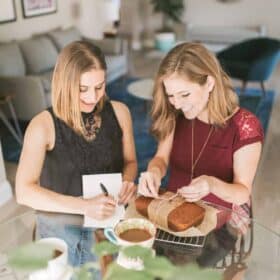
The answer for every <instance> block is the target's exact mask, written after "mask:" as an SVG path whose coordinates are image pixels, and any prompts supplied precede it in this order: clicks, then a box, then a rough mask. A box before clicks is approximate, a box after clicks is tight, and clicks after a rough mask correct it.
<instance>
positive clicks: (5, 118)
mask: <svg viewBox="0 0 280 280" xmlns="http://www.w3.org/2000/svg"><path fill="white" fill-rule="evenodd" d="M0 119H1V120H2V121H3V123H4V125H5V126H6V127H7V128H8V130H9V131H10V132H11V134H12V135H13V137H14V138H15V139H16V140H17V142H18V143H19V144H20V145H22V140H21V138H20V137H19V136H18V134H17V132H16V131H15V129H14V128H13V126H12V125H11V124H10V122H9V120H8V119H7V117H6V116H5V115H4V113H3V112H2V110H1V109H0Z"/></svg>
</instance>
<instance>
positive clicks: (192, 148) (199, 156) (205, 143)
mask: <svg viewBox="0 0 280 280" xmlns="http://www.w3.org/2000/svg"><path fill="white" fill-rule="evenodd" d="M194 126H195V122H194V120H192V134H191V136H192V144H191V180H190V181H192V179H193V175H194V169H195V167H196V166H197V163H198V161H199V160H200V158H201V155H202V153H203V152H204V150H205V148H206V146H207V144H208V142H209V139H210V136H211V135H212V133H213V131H214V126H213V125H212V126H211V128H210V130H209V132H208V135H207V137H206V140H205V142H204V144H203V145H202V148H201V150H200V152H199V153H198V156H197V158H196V159H195V160H194Z"/></svg>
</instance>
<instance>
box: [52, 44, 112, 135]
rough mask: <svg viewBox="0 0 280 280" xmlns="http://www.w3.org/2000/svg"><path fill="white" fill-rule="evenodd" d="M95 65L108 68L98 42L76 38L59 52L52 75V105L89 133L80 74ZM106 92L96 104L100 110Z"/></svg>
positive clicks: (82, 132)
mask: <svg viewBox="0 0 280 280" xmlns="http://www.w3.org/2000/svg"><path fill="white" fill-rule="evenodd" d="M91 69H101V70H104V71H106V69H107V66H106V62H105V57H104V55H103V53H102V51H101V50H100V49H99V48H98V47H97V46H95V45H93V44H91V43H89V42H84V41H76V42H73V43H71V44H69V45H67V46H66V47H64V48H63V49H62V51H61V53H60V54H59V56H58V59H57V62H56V65H55V69H54V73H53V78H52V106H53V111H54V114H55V115H56V116H57V117H58V118H60V119H61V120H63V121H64V122H65V123H66V124H67V125H68V126H70V127H71V128H72V129H73V130H74V131H75V132H76V133H78V134H79V135H82V136H83V137H84V138H86V137H85V133H86V131H85V128H84V124H83V120H82V115H81V110H80V99H79V95H80V77H81V75H82V74H83V73H84V72H87V71H90V70H91ZM105 100H106V95H105V96H104V97H103V98H102V99H101V100H100V101H99V102H98V104H97V105H96V113H100V112H101V111H102V108H103V106H104V102H105Z"/></svg>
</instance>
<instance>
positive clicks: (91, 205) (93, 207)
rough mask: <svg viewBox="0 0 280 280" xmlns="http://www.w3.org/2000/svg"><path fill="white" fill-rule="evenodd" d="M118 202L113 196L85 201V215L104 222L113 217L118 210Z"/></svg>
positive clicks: (103, 196) (101, 196)
mask: <svg viewBox="0 0 280 280" xmlns="http://www.w3.org/2000/svg"><path fill="white" fill-rule="evenodd" d="M116 205H117V203H116V201H115V199H114V198H113V197H112V196H110V195H109V196H105V195H104V194H100V195H97V196H95V197H93V198H89V199H85V209H84V214H85V215H86V216H88V217H90V218H93V219H96V220H104V219H107V218H109V217H111V216H112V215H113V214H114V213H115V210H116Z"/></svg>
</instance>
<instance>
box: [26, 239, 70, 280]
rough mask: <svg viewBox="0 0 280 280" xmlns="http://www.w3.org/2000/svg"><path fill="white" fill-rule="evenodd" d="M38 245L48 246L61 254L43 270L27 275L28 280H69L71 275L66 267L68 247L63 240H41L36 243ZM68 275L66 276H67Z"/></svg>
mask: <svg viewBox="0 0 280 280" xmlns="http://www.w3.org/2000/svg"><path fill="white" fill-rule="evenodd" d="M37 243H40V244H48V245H50V246H51V247H52V248H53V249H54V250H58V251H60V252H61V254H60V255H59V256H57V257H56V258H53V259H51V260H49V261H48V266H47V268H45V269H41V270H38V271H35V272H33V273H31V274H30V275H29V280H45V279H46V280H50V279H51V280H58V279H70V278H71V273H70V272H69V266H68V246H67V244H66V243H65V241H64V240H62V239H59V238H54V237H51V238H42V239H40V240H38V241H37ZM67 275H68V276H67Z"/></svg>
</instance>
